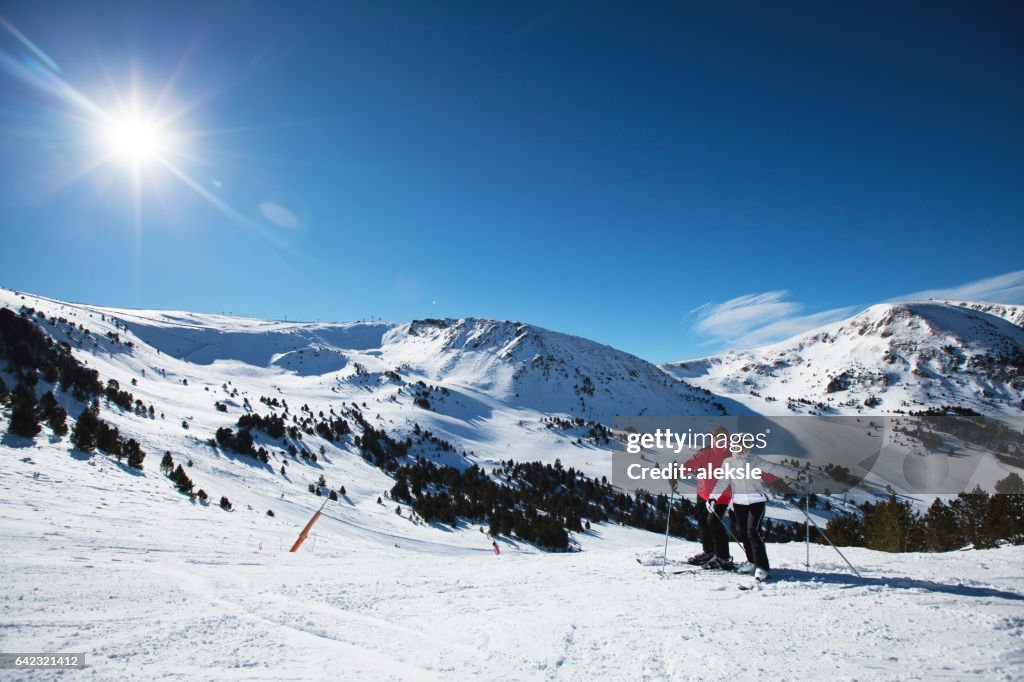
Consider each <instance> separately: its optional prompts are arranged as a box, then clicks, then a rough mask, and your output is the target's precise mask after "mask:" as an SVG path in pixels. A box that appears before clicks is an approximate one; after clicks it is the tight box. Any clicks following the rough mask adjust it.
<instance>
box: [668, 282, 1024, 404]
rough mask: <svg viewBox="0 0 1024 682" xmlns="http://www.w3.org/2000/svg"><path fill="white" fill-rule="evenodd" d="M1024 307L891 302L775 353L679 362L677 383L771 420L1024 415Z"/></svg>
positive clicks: (673, 369)
mask: <svg viewBox="0 0 1024 682" xmlns="http://www.w3.org/2000/svg"><path fill="white" fill-rule="evenodd" d="M1022 323H1024V307H1022V306H1012V305H1001V304H993V303H966V302H940V301H928V302H914V303H887V304H879V305H875V306H872V307H870V308H868V309H867V310H865V311H863V312H861V313H860V314H858V315H856V316H854V317H851V318H849V319H847V320H843V321H841V322H836V323H833V324H829V325H826V326H824V327H821V328H819V329H816V330H814V331H810V332H807V333H804V334H800V335H798V336H796V337H794V338H791V339H788V340H786V341H783V342H780V343H776V344H773V345H770V346H765V347H761V348H755V349H751V350H743V351H730V352H726V353H722V354H720V355H714V356H710V357H706V358H701V359H698V360H688V361H682V362H670V363H666V364H664V365H662V366H661V367H662V369H663V370H665V371H666V372H667V373H669V374H670V375H671V376H673V377H675V378H678V379H681V380H684V381H687V382H689V383H692V384H696V385H698V386H702V387H704V388H707V389H709V390H710V391H712V392H714V393H717V394H721V395H724V396H728V397H730V398H733V399H735V400H736V401H738V402H741V403H743V404H744V405H746V406H747V407H749V408H750V409H752V410H754V411H756V412H759V413H763V414H787V413H819V414H856V413H868V414H892V413H896V412H900V411H903V412H908V411H912V410H923V409H927V408H932V407H935V408H938V407H941V406H958V407H965V408H969V409H973V410H975V411H977V412H980V413H982V414H1018V415H1019V414H1021V412H1024V328H1022Z"/></svg>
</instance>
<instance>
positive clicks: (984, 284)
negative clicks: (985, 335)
mask: <svg viewBox="0 0 1024 682" xmlns="http://www.w3.org/2000/svg"><path fill="white" fill-rule="evenodd" d="M932 298H934V299H938V300H945V301H972V302H986V303H1024V270H1017V271H1015V272H1007V273H1006V274H1003V275H996V276H995V277H986V278H985V279H979V280H976V281H974V282H968V283H966V284H960V285H958V286H955V287H949V288H946V289H929V290H926V291H916V292H914V293H912V294H906V295H904V296H900V297H898V298H891V299H889V300H890V301H927V300H928V299H932Z"/></svg>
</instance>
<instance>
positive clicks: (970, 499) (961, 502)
mask: <svg viewBox="0 0 1024 682" xmlns="http://www.w3.org/2000/svg"><path fill="white" fill-rule="evenodd" d="M988 502H989V496H988V493H986V492H985V491H984V490H982V489H981V486H980V485H979V486H975V488H974V490H972V491H970V492H968V493H960V494H959V495H957V497H956V499H955V500H953V502H952V503H951V504H950V506H951V507H952V508H953V511H954V512H955V513H956V519H957V524H958V525H959V526H960V530H961V532H963V534H964V537H965V538H966V539H967V540H968V541H969V542H971V544H973V545H974V547H975V548H976V549H985V548H988V547H994V546H995V545H996V539H997V538H994V537H992V536H991V535H990V534H989V531H990V528H991V524H986V523H985V520H986V517H987V516H988Z"/></svg>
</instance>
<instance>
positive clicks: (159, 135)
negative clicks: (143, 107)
mask: <svg viewBox="0 0 1024 682" xmlns="http://www.w3.org/2000/svg"><path fill="white" fill-rule="evenodd" d="M103 143H104V144H105V145H106V147H107V149H108V151H109V152H110V154H111V155H112V156H114V157H116V158H119V159H122V160H124V161H127V162H129V163H132V164H135V165H140V164H143V163H147V162H150V161H154V160H157V159H159V158H160V157H161V155H162V154H163V153H165V152H166V151H167V147H168V137H167V134H166V132H165V131H164V130H162V129H161V126H160V125H159V123H158V122H157V121H155V120H153V119H151V118H148V117H146V116H144V115H141V114H138V113H128V114H122V115H119V116H112V117H111V118H110V119H109V120H108V121H107V123H106V126H105V127H104V130H103Z"/></svg>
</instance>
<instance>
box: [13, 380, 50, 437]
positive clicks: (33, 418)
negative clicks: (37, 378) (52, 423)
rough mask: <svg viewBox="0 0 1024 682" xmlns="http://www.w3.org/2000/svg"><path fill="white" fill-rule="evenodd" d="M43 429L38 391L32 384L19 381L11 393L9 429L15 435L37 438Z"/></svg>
mask: <svg viewBox="0 0 1024 682" xmlns="http://www.w3.org/2000/svg"><path fill="white" fill-rule="evenodd" d="M41 430H42V427H41V426H39V403H38V401H36V392H35V390H34V389H33V388H32V387H31V386H28V385H27V384H25V383H22V382H19V383H18V385H17V386H15V387H14V393H12V394H11V422H10V423H9V424H8V425H7V431H8V433H11V434H13V435H15V436H22V437H24V438H35V437H36V436H37V435H38V434H39V432H40V431H41Z"/></svg>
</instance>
